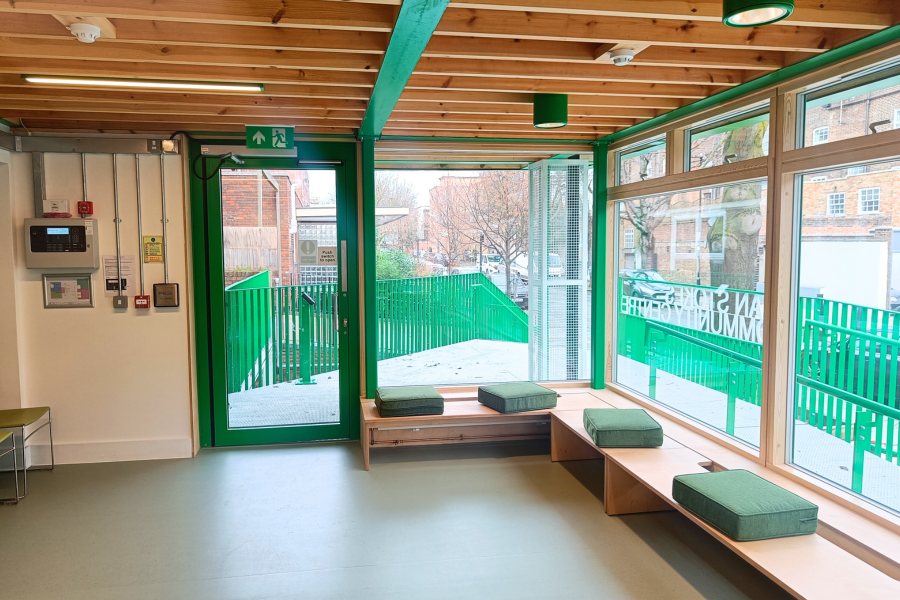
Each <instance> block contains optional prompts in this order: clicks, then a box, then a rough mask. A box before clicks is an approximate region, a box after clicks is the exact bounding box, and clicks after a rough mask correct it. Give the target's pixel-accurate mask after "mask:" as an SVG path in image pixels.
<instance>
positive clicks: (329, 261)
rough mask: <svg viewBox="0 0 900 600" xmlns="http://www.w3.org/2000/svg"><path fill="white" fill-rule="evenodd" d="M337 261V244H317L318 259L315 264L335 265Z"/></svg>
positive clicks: (323, 265) (321, 265) (322, 265)
mask: <svg viewBox="0 0 900 600" xmlns="http://www.w3.org/2000/svg"><path fill="white" fill-rule="evenodd" d="M337 263H338V260H337V246H319V261H318V263H316V264H318V265H319V266H320V267H336V266H337Z"/></svg>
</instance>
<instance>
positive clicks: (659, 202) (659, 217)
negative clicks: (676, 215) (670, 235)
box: [621, 194, 672, 269]
mask: <svg viewBox="0 0 900 600" xmlns="http://www.w3.org/2000/svg"><path fill="white" fill-rule="evenodd" d="M671 203H672V197H671V196H670V195H668V194H667V195H663V196H653V197H650V198H640V199H638V200H629V201H626V202H623V203H622V204H621V210H622V212H621V214H622V217H623V218H624V219H625V220H627V221H628V222H630V223H631V224H632V225H634V229H635V231H636V232H637V234H638V235H636V236H635V238H637V239H635V242H636V244H637V247H638V258H639V260H640V263H639V264H637V265H635V266H636V267H637V268H639V269H649V268H653V267H655V265H654V261H653V255H654V254H655V253H656V238H655V237H654V235H653V232H654V231H655V230H656V228H657V227H659V225H660V223H662V222H663V221H664V220H665V218H666V215H667V213H668V211H669V205H670V204H671Z"/></svg>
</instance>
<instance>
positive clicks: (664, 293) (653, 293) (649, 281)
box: [619, 269, 675, 301]
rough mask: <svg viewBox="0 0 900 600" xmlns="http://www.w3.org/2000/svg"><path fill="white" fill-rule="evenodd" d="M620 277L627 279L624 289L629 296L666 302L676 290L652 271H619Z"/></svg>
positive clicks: (623, 283) (624, 282)
mask: <svg viewBox="0 0 900 600" xmlns="http://www.w3.org/2000/svg"><path fill="white" fill-rule="evenodd" d="M619 277H624V278H626V279H624V280H623V282H622V287H623V293H624V294H625V295H627V296H633V297H635V298H645V299H647V300H658V301H665V300H666V299H667V298H669V297H671V295H672V294H673V293H674V292H675V288H674V287H672V285H671V284H670V283H668V282H666V280H665V279H664V278H663V276H662V275H660V274H659V273H657V272H656V271H654V270H652V269H623V270H621V271H619Z"/></svg>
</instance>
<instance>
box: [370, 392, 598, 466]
mask: <svg viewBox="0 0 900 600" xmlns="http://www.w3.org/2000/svg"><path fill="white" fill-rule="evenodd" d="M557 391H558V392H559V393H560V394H561V395H560V397H559V398H558V400H557V408H558V409H563V410H578V409H584V408H591V407H600V406H605V405H604V404H603V402H602V401H601V400H599V399H598V398H596V397H594V396H593V395H591V394H590V393H588V391H587V388H562V389H559V390H557ZM443 396H444V414H442V415H429V416H422V417H387V418H384V417H381V416H379V415H378V410H377V409H376V408H375V401H374V400H361V401H360V402H361V413H362V417H361V419H360V436H359V440H360V444H361V445H362V453H363V463H364V465H365V467H366V470H367V471H368V470H369V452H370V451H371V449H372V448H396V447H399V446H426V445H435V444H463V443H472V442H491V441H512V440H536V439H547V440H549V439H550V410H533V411H528V412H521V413H499V412H497V411H495V410H493V409H490V408H488V407H486V406H484V405H483V404H480V403H479V402H478V400H477V393H475V392H472V391H467V392H455V393H452V394H443Z"/></svg>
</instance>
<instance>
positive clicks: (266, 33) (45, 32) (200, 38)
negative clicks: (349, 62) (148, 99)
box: [0, 13, 389, 54]
mask: <svg viewBox="0 0 900 600" xmlns="http://www.w3.org/2000/svg"><path fill="white" fill-rule="evenodd" d="M388 35H389V34H387V33H384V32H371V31H334V30H329V29H304V30H303V32H302V35H298V32H297V31H296V29H291V28H286V27H265V26H253V25H221V24H208V23H180V22H177V21H141V20H133V19H117V20H116V39H115V40H111V39H104V38H100V39H99V40H97V41H96V42H94V43H95V44H99V45H104V44H110V43H113V44H115V43H120V42H121V43H141V44H155V45H161V46H162V45H190V46H198V45H202V46H209V47H214V48H259V49H263V50H309V51H316V52H348V53H349V52H358V53H364V54H384V50H385V48H387V41H388ZM0 36H3V37H25V38H46V39H60V40H66V39H72V34H71V33H69V32H68V31H66V30H65V29H64V28H63V27H61V26H60V24H59V23H58V22H56V20H54V19H53V17H51V16H49V15H37V14H26V13H6V14H4V16H3V18H2V19H0Z"/></svg>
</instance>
